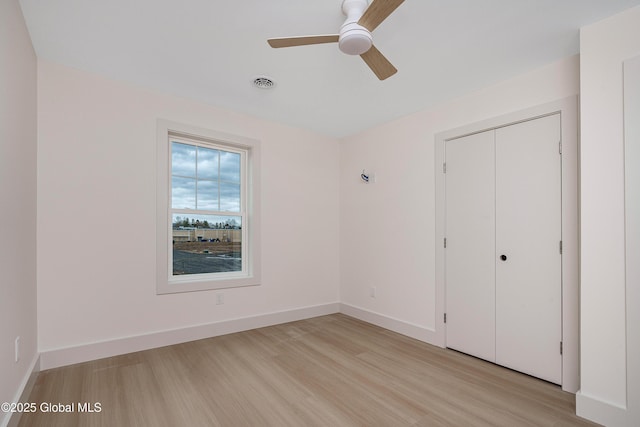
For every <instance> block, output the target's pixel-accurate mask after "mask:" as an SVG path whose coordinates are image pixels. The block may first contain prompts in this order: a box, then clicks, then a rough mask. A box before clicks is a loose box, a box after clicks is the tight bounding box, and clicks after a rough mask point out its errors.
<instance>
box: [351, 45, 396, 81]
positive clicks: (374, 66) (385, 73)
mask: <svg viewBox="0 0 640 427" xmlns="http://www.w3.org/2000/svg"><path fill="white" fill-rule="evenodd" d="M360 57H361V58H362V59H363V60H364V62H366V63H367V65H368V66H369V68H371V71H373V73H374V74H375V75H376V76H377V77H378V78H379V79H380V80H384V79H387V78H389V77H391V76H393V75H394V74H395V73H397V72H398V70H397V69H396V67H394V66H393V65H392V64H391V62H389V60H388V59H387V58H385V57H384V55H383V54H382V53H380V51H379V50H378V49H376V47H375V46H371V49H369V50H368V51H366V52H365V53H363V54H362V55H360Z"/></svg>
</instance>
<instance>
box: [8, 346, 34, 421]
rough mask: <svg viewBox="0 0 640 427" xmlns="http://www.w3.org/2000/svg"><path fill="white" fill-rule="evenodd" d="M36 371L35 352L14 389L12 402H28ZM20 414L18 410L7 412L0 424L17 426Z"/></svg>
mask: <svg viewBox="0 0 640 427" xmlns="http://www.w3.org/2000/svg"><path fill="white" fill-rule="evenodd" d="M38 372H40V355H39V354H38V353H36V354H35V355H34V356H33V360H32V361H31V363H30V364H29V369H27V372H26V374H25V376H24V378H23V379H22V382H21V383H20V387H18V390H17V391H16V394H15V396H14V398H13V402H28V400H29V396H30V395H31V391H32V390H33V386H34V385H35V383H36V379H37V378H38ZM20 415H21V414H20V413H19V412H16V413H13V414H12V413H10V412H7V413H6V414H4V418H3V419H2V420H0V426H1V427H17V425H18V423H19V422H20Z"/></svg>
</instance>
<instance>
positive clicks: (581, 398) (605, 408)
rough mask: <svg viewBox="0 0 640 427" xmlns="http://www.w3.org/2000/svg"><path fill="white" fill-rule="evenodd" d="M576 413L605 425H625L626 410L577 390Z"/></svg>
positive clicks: (621, 426)
mask: <svg viewBox="0 0 640 427" xmlns="http://www.w3.org/2000/svg"><path fill="white" fill-rule="evenodd" d="M576 415H578V416H579V417H582V418H586V419H588V420H590V421H593V422H596V423H598V424H602V425H605V426H607V427H624V426H627V425H628V424H627V410H626V409H625V408H622V407H620V406H617V405H614V404H612V403H609V402H604V401H602V400H599V399H597V398H595V397H593V396H588V395H585V394H584V393H582V391H580V390H579V391H578V392H577V393H576Z"/></svg>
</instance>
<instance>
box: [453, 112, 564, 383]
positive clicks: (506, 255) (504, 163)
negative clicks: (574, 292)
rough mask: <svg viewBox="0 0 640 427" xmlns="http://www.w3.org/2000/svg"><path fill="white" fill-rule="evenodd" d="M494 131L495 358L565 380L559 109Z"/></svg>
mask: <svg viewBox="0 0 640 427" xmlns="http://www.w3.org/2000/svg"><path fill="white" fill-rule="evenodd" d="M495 132H496V134H495V135H496V136H495V138H496V198H495V200H496V251H497V256H496V262H497V265H496V274H495V280H496V282H495V283H496V289H495V300H496V316H495V322H496V333H495V340H496V341H495V346H496V363H498V364H500V365H503V366H507V367H509V368H512V369H515V370H518V371H521V372H524V373H527V374H530V375H533V376H535V377H538V378H542V379H544V380H547V381H551V382H554V383H557V384H561V383H562V356H561V353H560V342H561V341H562V317H561V314H562V312H561V309H562V300H561V295H562V271H561V268H562V264H561V254H560V240H561V236H562V230H561V218H562V217H561V188H562V186H561V156H560V152H559V142H560V114H555V115H552V116H547V117H543V118H540V119H535V120H530V121H527V122H523V123H519V124H515V125H511V126H507V127H504V128H499V129H496V131H495ZM447 179H448V177H447Z"/></svg>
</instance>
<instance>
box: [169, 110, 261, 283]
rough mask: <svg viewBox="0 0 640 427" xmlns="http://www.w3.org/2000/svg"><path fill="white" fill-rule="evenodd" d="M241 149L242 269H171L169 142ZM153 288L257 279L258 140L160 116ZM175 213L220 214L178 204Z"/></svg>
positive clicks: (258, 231) (171, 210) (252, 280)
mask: <svg viewBox="0 0 640 427" xmlns="http://www.w3.org/2000/svg"><path fill="white" fill-rule="evenodd" d="M173 141H175V142H179V143H186V144H190V145H194V146H201V147H206V148H214V149H215V148H217V149H220V150H223V151H229V152H234V153H240V154H241V159H242V160H241V190H240V194H241V198H242V200H241V208H240V210H241V212H225V213H224V214H228V215H230V216H241V217H242V271H237V272H221V273H206V274H185V275H173V260H172V258H173V253H172V246H173V245H172V240H173V236H172V233H171V230H172V223H173V218H172V213H173V212H175V211H176V209H172V206H171V142H173ZM156 157H157V173H156V177H157V182H156V292H157V294H170V293H179V292H194V291H205V290H214V289H226V288H234V287H241V286H254V285H259V284H260V214H259V212H260V203H259V202H260V200H259V197H260V144H259V142H258V141H256V140H254V139H250V138H245V137H241V136H237V135H230V134H226V133H222V132H217V131H213V130H209V129H202V128H197V127H193V126H189V125H184V124H181V123H176V122H171V121H168V120H162V119H159V120H158V123H157V146H156ZM179 211H180V212H179V213H183V214H185V215H187V216H188V215H189V214H190V213H191V214H214V215H215V214H221V212H203V211H198V210H184V209H179Z"/></svg>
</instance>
